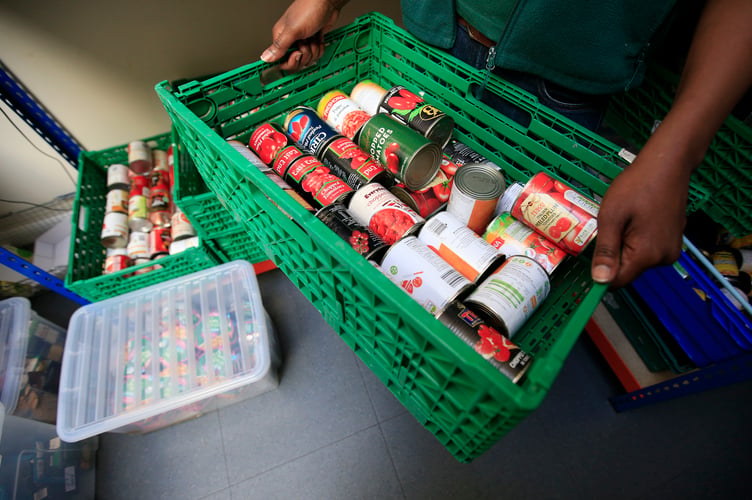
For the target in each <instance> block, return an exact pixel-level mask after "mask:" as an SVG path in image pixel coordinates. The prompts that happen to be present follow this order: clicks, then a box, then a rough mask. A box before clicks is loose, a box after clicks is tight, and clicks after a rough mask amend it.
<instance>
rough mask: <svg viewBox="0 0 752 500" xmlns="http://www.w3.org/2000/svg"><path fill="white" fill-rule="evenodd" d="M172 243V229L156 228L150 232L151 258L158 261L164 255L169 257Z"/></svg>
mask: <svg viewBox="0 0 752 500" xmlns="http://www.w3.org/2000/svg"><path fill="white" fill-rule="evenodd" d="M170 243H172V233H171V232H170V228H169V227H155V228H154V229H152V230H151V231H150V232H149V257H151V258H152V259H156V258H158V257H161V256H164V255H169V253H170ZM134 260H135V259H134Z"/></svg>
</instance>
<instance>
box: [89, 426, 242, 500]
mask: <svg viewBox="0 0 752 500" xmlns="http://www.w3.org/2000/svg"><path fill="white" fill-rule="evenodd" d="M97 460H98V462H97V478H96V481H97V498H102V499H105V500H107V499H113V500H116V499H121V498H122V499H127V500H132V499H133V498H149V499H159V498H164V499H173V498H181V499H199V498H202V497H203V496H206V495H208V494H210V493H212V492H215V491H218V490H220V489H222V488H226V487H228V486H229V482H228V479H227V468H226V467H225V457H224V451H223V449H222V437H221V435H220V429H219V419H218V415H217V412H212V413H209V414H207V415H204V416H202V417H199V418H197V419H194V420H190V421H187V422H183V423H181V424H177V425H173V426H171V427H166V428H164V429H161V430H158V431H154V432H152V433H149V434H143V435H131V434H114V433H112V434H105V435H103V436H102V438H101V440H100V445H99V453H98V455H97Z"/></svg>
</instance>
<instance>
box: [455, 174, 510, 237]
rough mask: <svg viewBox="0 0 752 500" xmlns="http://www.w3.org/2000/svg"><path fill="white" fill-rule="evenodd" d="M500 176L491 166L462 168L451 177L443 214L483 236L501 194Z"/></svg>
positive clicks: (502, 183) (502, 179) (502, 189)
mask: <svg viewBox="0 0 752 500" xmlns="http://www.w3.org/2000/svg"><path fill="white" fill-rule="evenodd" d="M504 187H505V183H504V176H503V175H502V173H501V171H500V170H498V169H496V168H495V167H493V166H491V165H486V164H471V165H465V166H463V167H462V168H460V169H459V170H457V173H456V174H455V176H454V181H453V183H452V191H451V194H450V195H449V203H448V204H447V212H449V213H451V214H454V215H455V216H457V218H458V219H460V220H461V221H462V222H463V223H464V224H466V225H467V226H468V227H469V228H470V229H472V230H473V231H475V232H476V233H478V234H483V231H484V230H485V229H486V226H487V225H488V223H489V222H490V221H491V219H492V218H493V215H494V211H495V210H496V204H497V202H498V201H499V197H500V196H501V195H502V193H503V192H504Z"/></svg>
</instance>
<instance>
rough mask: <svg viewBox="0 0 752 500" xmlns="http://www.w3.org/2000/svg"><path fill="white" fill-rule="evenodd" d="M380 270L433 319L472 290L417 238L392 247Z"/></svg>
mask: <svg viewBox="0 0 752 500" xmlns="http://www.w3.org/2000/svg"><path fill="white" fill-rule="evenodd" d="M381 270H382V272H383V273H384V274H385V275H386V276H387V277H389V279H390V280H392V282H393V283H395V284H396V285H398V286H399V287H400V288H402V289H403V290H404V291H405V292H407V293H408V294H409V295H410V296H411V297H412V298H413V299H414V300H415V301H416V302H418V303H419V304H420V305H421V306H423V308H424V309H425V310H426V311H428V312H429V313H431V314H433V315H434V316H436V315H439V314H441V312H442V311H444V309H445V308H446V306H447V305H448V304H449V303H451V302H452V301H453V300H456V299H458V298H459V297H461V296H462V295H463V294H464V293H465V292H467V291H469V290H470V288H471V287H472V283H471V282H470V280H468V279H467V278H465V277H464V276H462V274H460V272H459V271H457V270H456V269H454V268H453V267H452V266H451V265H449V264H448V263H447V262H446V261H445V260H444V259H442V258H441V257H440V256H439V255H437V254H436V253H435V252H434V251H433V250H431V249H430V248H428V245H426V244H425V243H423V242H422V241H420V240H419V239H418V238H416V237H415V236H407V237H405V238H402V239H401V240H400V241H398V242H397V243H395V244H394V245H392V247H391V248H390V249H389V250H388V251H387V252H386V255H385V256H384V259H383V260H382V261H381Z"/></svg>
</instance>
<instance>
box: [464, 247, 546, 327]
mask: <svg viewBox="0 0 752 500" xmlns="http://www.w3.org/2000/svg"><path fill="white" fill-rule="evenodd" d="M550 288H551V284H550V282H549V280H548V273H546V270H545V269H543V266H541V265H540V264H538V263H537V262H536V261H535V260H533V259H531V258H530V257H524V256H522V255H515V256H512V257H510V258H508V259H507V260H505V261H504V263H503V264H502V265H501V267H499V268H498V269H496V271H494V273H493V274H491V275H490V276H489V277H488V278H486V279H485V280H484V281H483V282H482V283H481V284H480V285H478V287H477V288H476V289H475V290H474V291H473V293H471V294H470V295H469V296H468V297H467V299H466V300H465V303H466V304H468V306H469V307H472V308H473V310H474V311H476V312H477V313H479V314H481V315H482V316H483V317H484V318H485V319H487V320H488V321H489V323H490V324H491V325H492V326H494V327H495V328H496V329H497V330H499V332H501V334H502V335H504V336H505V337H507V338H510V339H511V338H513V337H514V334H515V333H517V332H518V331H519V329H520V328H521V327H522V325H524V324H525V321H527V320H528V319H529V318H530V316H532V314H533V312H534V311H535V310H536V309H537V308H538V306H539V305H540V303H541V302H543V301H544V300H545V299H546V297H548V292H549V291H550Z"/></svg>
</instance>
